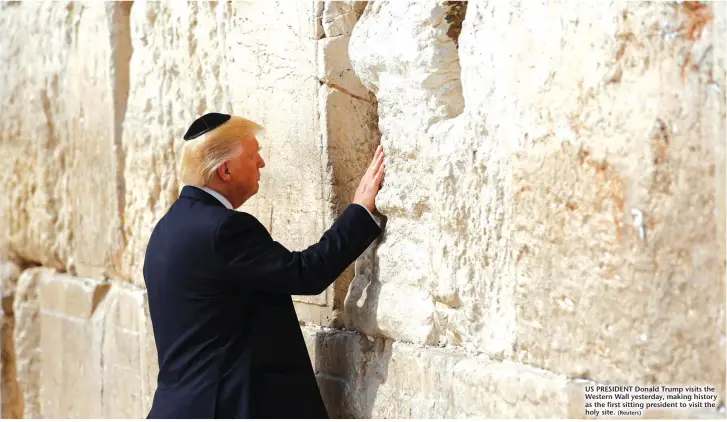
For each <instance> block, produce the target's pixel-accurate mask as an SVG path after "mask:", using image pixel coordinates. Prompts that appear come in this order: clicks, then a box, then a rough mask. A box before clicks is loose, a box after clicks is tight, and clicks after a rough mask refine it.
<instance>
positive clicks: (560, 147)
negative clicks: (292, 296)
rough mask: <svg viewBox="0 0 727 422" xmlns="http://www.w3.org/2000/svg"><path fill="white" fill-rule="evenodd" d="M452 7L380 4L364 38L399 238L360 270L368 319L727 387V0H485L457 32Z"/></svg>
mask: <svg viewBox="0 0 727 422" xmlns="http://www.w3.org/2000/svg"><path fill="white" fill-rule="evenodd" d="M720 7H721V6H720ZM446 14H447V9H446V7H444V6H442V5H437V4H434V3H397V2H388V3H378V2H375V3H370V4H369V6H368V7H367V9H366V11H365V12H364V14H363V16H362V17H361V19H360V20H359V22H358V23H357V25H356V27H355V29H354V31H353V34H352V38H351V41H350V44H349V55H350V57H351V61H352V63H353V65H354V69H355V70H356V74H357V75H358V76H359V77H360V78H361V80H362V82H363V83H364V84H365V85H366V86H367V87H368V88H369V89H371V90H372V91H374V92H375V93H376V96H377V99H378V106H379V115H380V122H379V127H380V129H381V132H382V144H383V145H384V147H385V148H386V150H387V153H388V155H387V176H386V177H387V183H386V184H385V186H384V188H383V190H382V192H381V193H380V195H379V201H378V202H379V204H380V206H379V208H380V209H381V211H382V213H384V214H385V215H387V217H388V218H389V220H388V224H387V234H386V238H385V240H383V241H382V243H381V245H379V247H378V248H377V249H376V257H375V259H372V260H371V261H375V268H374V269H373V270H371V271H368V272H367V271H366V270H364V271H362V272H361V274H362V276H361V277H357V279H356V280H354V283H353V286H352V291H354V290H358V291H363V290H368V291H373V292H378V293H377V294H376V295H375V297H368V298H367V299H366V300H372V301H374V302H376V306H375V307H374V309H377V312H361V313H359V318H358V319H355V318H354V321H353V326H354V328H360V329H364V330H365V331H367V332H369V333H375V332H380V333H382V334H385V335H387V336H390V337H393V338H402V339H407V340H410V341H414V342H419V343H430V344H433V343H450V344H457V345H463V346H465V347H468V348H477V349H480V350H483V351H486V352H488V353H489V354H490V355H491V356H504V357H506V358H510V359H517V360H520V361H521V362H523V363H529V364H532V365H535V366H538V367H542V368H547V369H549V370H552V371H555V372H559V373H563V374H568V375H573V376H587V377H589V378H593V379H596V380H610V381H630V382H644V383H652V382H655V383H695V382H698V383H707V384H711V385H715V386H718V387H719V388H720V389H721V391H724V368H725V366H724V365H725V348H724V340H723V338H724V307H725V303H724V292H725V290H724V260H723V255H720V251H723V250H724V249H723V248H724V235H723V234H724V233H723V232H718V231H717V229H718V227H719V226H718V218H717V217H718V210H717V204H716V203H715V198H716V197H717V196H718V194H717V191H718V189H719V188H720V187H721V186H724V184H723V183H724V182H723V181H720V182H717V180H716V178H715V173H719V171H722V170H719V171H716V168H717V167H724V161H723V160H721V159H719V160H718V158H717V157H720V155H722V154H720V151H721V150H722V148H723V147H722V146H721V144H723V143H724V134H723V132H722V134H719V133H717V132H718V131H717V130H713V128H715V127H718V126H717V125H715V124H714V123H710V124H708V125H709V128H710V129H709V130H707V131H705V126H706V125H707V124H706V122H707V121H710V122H711V121H716V122H720V126H721V127H724V112H723V111H722V110H723V109H724V95H722V96H720V97H719V98H718V99H717V98H716V97H715V99H713V100H710V101H713V104H714V105H713V106H712V108H711V109H710V108H705V107H703V104H704V103H705V101H706V100H707V99H708V98H710V96H713V95H714V93H713V92H714V91H715V90H711V89H708V88H709V87H710V84H717V86H719V84H721V83H722V82H724V76H723V75H724V71H723V69H724V68H715V67H714V66H713V65H712V62H713V59H712V57H722V59H720V60H723V57H724V56H725V52H724V51H719V50H718V49H716V48H715V47H718V46H720V45H723V42H722V44H716V45H715V43H714V40H715V39H717V36H713V35H712V32H711V31H714V33H715V34H719V36H721V37H724V34H725V28H724V24H723V23H720V22H724V20H723V18H720V19H722V20H717V21H715V22H716V23H715V22H712V14H713V10H712V6H711V5H708V6H705V5H698V4H697V3H689V4H686V3H685V4H681V5H680V4H676V3H673V4H670V3H626V2H601V3H598V4H597V5H596V4H586V3H577V4H574V3H571V2H539V3H532V2H522V3H520V2H508V3H497V2H490V3H483V2H469V4H468V9H467V11H466V19H465V21H464V24H463V26H462V32H461V34H460V36H459V40H458V42H459V47H458V48H457V47H456V46H455V43H454V42H453V40H452V39H451V38H449V37H448V36H447V35H446V34H447V32H448V29H449V27H448V25H449V24H450V23H448V22H447V21H446V19H444V17H445V15H446ZM720 25H721V26H720ZM720 42H721V41H720ZM383 44H386V45H389V46H391V48H389V49H381V48H379V47H378V46H380V45H383ZM718 48H722V49H723V47H718ZM713 70H719V72H718V73H719V75H720V76H719V80H711V79H710V75H712V74H713V73H712V72H713ZM460 74H461V78H460ZM460 79H461V81H460ZM526 81H528V82H526ZM712 86H714V85H712ZM720 89H721V91H720V92H723V89H724V86H722V87H721V88H720ZM465 105H466V107H465ZM433 181H437V182H436V183H434V182H433ZM719 195H722V193H720V194H719ZM720 233H721V234H720ZM367 274H368V275H369V276H368V277H367V276H366V275H367ZM377 285H378V286H377ZM432 307H433V308H434V310H435V311H434V312H433V314H434V315H433V318H428V317H426V318H424V317H417V318H414V319H413V321H412V320H411V319H410V318H409V315H410V314H411V313H412V310H413V309H415V310H417V312H420V313H424V315H428V313H427V312H425V311H424V310H426V309H432ZM359 308H360V309H367V305H366V304H365V303H362V304H361V305H360V306H359ZM402 321H411V323H408V324H407V323H402ZM721 339H722V340H721ZM624 344H628V345H629V347H623V345H624Z"/></svg>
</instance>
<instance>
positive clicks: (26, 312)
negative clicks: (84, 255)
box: [13, 268, 55, 419]
mask: <svg viewBox="0 0 727 422" xmlns="http://www.w3.org/2000/svg"><path fill="white" fill-rule="evenodd" d="M54 273H55V271H54V270H52V269H48V268H31V269H28V270H25V271H23V272H22V274H21V275H20V278H19V279H18V286H17V289H16V291H15V299H14V301H13V313H14V315H15V329H14V330H13V340H14V345H15V359H16V366H17V379H18V383H19V384H20V390H21V394H22V397H21V406H22V409H23V412H22V416H23V417H24V418H26V419H38V418H41V417H43V416H44V415H43V414H42V413H41V401H40V383H41V379H40V372H41V349H40V347H41V339H40V325H41V322H40V286H41V284H42V283H43V282H44V280H45V279H47V278H50V277H52V276H53V274H54ZM52 351H53V349H51V350H49V351H48V353H52Z"/></svg>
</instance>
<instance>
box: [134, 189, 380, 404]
mask: <svg viewBox="0 0 727 422" xmlns="http://www.w3.org/2000/svg"><path fill="white" fill-rule="evenodd" d="M380 232H381V229H380V228H379V226H378V225H377V224H376V223H375V222H374V220H373V219H372V218H371V216H370V215H369V213H368V211H367V210H366V209H365V208H363V207H362V206H360V205H357V204H352V205H350V206H349V207H348V208H346V209H345V210H344V212H343V213H342V214H341V215H340V216H339V217H338V218H337V219H336V221H335V222H334V224H333V225H332V226H331V228H330V229H329V230H328V231H326V232H325V233H324V234H323V237H321V239H320V241H319V242H318V243H316V244H315V245H312V246H310V247H309V248H307V249H305V250H304V251H301V252H291V251H289V250H288V249H286V248H285V247H284V246H283V245H281V244H280V243H278V242H276V241H274V240H273V239H272V238H271V236H270V234H269V233H268V231H267V230H266V229H265V227H264V226H263V225H262V224H261V223H260V222H259V221H258V220H257V219H256V218H255V217H253V216H252V215H250V214H247V213H244V212H239V211H236V210H231V209H228V208H227V207H225V206H224V205H223V204H222V203H221V202H219V201H218V200H217V199H215V198H214V197H213V196H212V195H210V194H208V193H207V192H205V191H204V190H202V189H199V188H196V187H193V186H185V187H184V188H183V189H182V192H181V195H180V196H179V198H178V199H177V200H176V201H175V202H174V203H173V204H172V206H171V207H170V209H169V210H168V212H167V213H166V214H165V215H164V216H163V217H162V218H161V219H160V220H159V222H158V223H157V225H156V227H155V228H154V230H153V232H152V234H151V237H150V239H149V243H148V246H147V250H146V258H145V261H144V280H145V283H146V287H147V292H148V297H149V311H150V313H151V321H152V326H153V329H154V339H155V341H156V347H157V352H158V358H159V376H158V379H157V382H158V386H157V390H156V392H155V394H154V401H153V404H152V408H151V410H150V412H149V414H148V418H271V417H272V418H326V417H328V414H327V412H326V409H325V406H324V404H323V401H322V399H321V395H320V392H319V390H318V385H317V383H316V379H315V375H314V373H313V368H312V365H311V362H310V358H309V355H308V352H307V350H306V346H305V343H304V340H303V335H302V332H301V330H300V325H299V323H298V318H297V316H296V313H295V309H294V308H293V302H292V299H291V295H316V294H319V293H321V292H323V291H324V290H325V289H326V288H327V287H328V286H329V285H330V284H331V283H333V281H334V280H335V279H336V278H337V277H338V276H339V275H340V274H341V273H342V272H343V271H344V270H345V269H346V268H347V267H348V266H349V265H350V264H351V263H353V262H354V261H355V260H356V258H357V257H358V256H359V255H361V253H363V252H364V251H365V250H366V248H367V247H368V246H369V245H370V244H371V243H372V242H373V241H374V239H375V238H376V237H377V236H378V235H379V234H380Z"/></svg>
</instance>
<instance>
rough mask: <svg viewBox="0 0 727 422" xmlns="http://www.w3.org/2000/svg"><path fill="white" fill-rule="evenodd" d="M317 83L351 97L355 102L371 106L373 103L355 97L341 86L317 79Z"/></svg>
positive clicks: (357, 96) (363, 98)
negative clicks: (363, 102)
mask: <svg viewBox="0 0 727 422" xmlns="http://www.w3.org/2000/svg"><path fill="white" fill-rule="evenodd" d="M318 82H320V83H322V84H324V85H326V86H328V87H329V88H332V89H335V90H336V91H340V92H342V93H344V94H346V95H348V96H349V97H353V98H355V99H357V100H361V101H365V102H367V103H369V104H373V103H374V102H373V101H371V100H370V99H368V98H365V97H362V96H360V95H356V94H354V93H352V92H351V91H349V90H347V89H346V88H344V87H342V86H341V85H338V84H334V83H331V82H328V81H325V80H323V79H318Z"/></svg>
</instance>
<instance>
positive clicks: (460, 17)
mask: <svg viewBox="0 0 727 422" xmlns="http://www.w3.org/2000/svg"><path fill="white" fill-rule="evenodd" d="M444 6H445V7H449V11H448V12H447V13H446V15H445V16H444V19H445V20H446V21H447V23H448V24H449V30H448V31H447V36H448V37H449V38H451V39H452V41H454V45H456V46H457V48H459V34H460V33H461V32H462V22H464V18H465V16H466V15H467V2H466V1H445V2H444Z"/></svg>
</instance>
